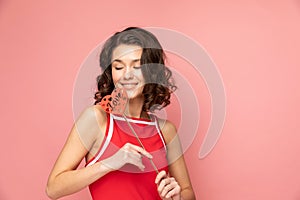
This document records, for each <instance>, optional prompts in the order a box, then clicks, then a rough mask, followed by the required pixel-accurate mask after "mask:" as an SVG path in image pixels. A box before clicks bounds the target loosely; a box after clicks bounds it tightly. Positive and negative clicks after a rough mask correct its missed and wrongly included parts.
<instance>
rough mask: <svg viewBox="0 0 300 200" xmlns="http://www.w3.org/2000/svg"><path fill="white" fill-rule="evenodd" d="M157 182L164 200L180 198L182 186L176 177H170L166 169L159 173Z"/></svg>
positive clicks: (178, 199) (158, 189) (177, 199)
mask: <svg viewBox="0 0 300 200" xmlns="http://www.w3.org/2000/svg"><path fill="white" fill-rule="evenodd" d="M155 183H156V184H157V191H158V193H159V195H160V197H161V198H162V199H164V200H167V199H173V200H180V199H181V198H180V192H181V188H180V186H179V184H178V183H177V181H176V180H175V178H173V177H168V176H167V173H166V172H165V171H161V172H159V173H158V174H157V176H156V179H155Z"/></svg>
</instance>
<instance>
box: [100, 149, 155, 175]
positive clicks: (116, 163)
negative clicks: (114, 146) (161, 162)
mask: <svg viewBox="0 0 300 200" xmlns="http://www.w3.org/2000/svg"><path fill="white" fill-rule="evenodd" d="M142 156H146V157H148V158H150V159H152V155H151V154H150V153H148V152H147V151H145V150H144V149H143V148H142V147H140V146H137V145H133V144H131V143H126V144H125V145H124V146H123V147H122V148H121V149H120V150H118V151H117V152H116V153H115V154H114V155H112V156H111V157H109V158H107V159H104V160H102V161H101V163H102V164H103V165H104V166H106V167H108V168H109V169H110V170H118V169H120V168H121V167H123V166H124V165H125V164H132V165H135V166H137V167H138V168H139V169H140V170H142V171H143V170H144V169H145V166H144V165H143V163H142Z"/></svg>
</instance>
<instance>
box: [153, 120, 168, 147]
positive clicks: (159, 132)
mask: <svg viewBox="0 0 300 200" xmlns="http://www.w3.org/2000/svg"><path fill="white" fill-rule="evenodd" d="M154 118H155V127H156V129H157V132H158V135H159V137H160V139H161V141H162V143H163V144H164V147H165V150H166V151H167V145H166V143H165V140H164V137H163V135H162V132H161V131H160V128H159V125H158V120H157V118H156V117H154Z"/></svg>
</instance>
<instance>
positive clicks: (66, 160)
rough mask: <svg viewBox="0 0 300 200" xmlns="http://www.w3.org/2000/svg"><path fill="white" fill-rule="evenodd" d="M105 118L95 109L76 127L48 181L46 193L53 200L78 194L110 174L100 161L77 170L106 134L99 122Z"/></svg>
mask: <svg viewBox="0 0 300 200" xmlns="http://www.w3.org/2000/svg"><path fill="white" fill-rule="evenodd" d="M105 117H106V116H105V113H101V111H100V110H99V109H97V108H96V107H95V106H93V107H90V108H87V109H86V110H85V111H84V112H83V113H82V114H81V115H80V117H79V119H78V120H77V121H76V123H75V124H74V126H73V128H72V130H71V132H70V134H69V137H68V139H67V141H66V143H65V145H64V147H63V149H62V151H61V153H60V155H59V156H58V159H57V160H56V162H55V164H54V167H53V169H52V171H51V173H50V175H49V178H48V183H47V188H46V192H47V195H48V196H49V197H50V198H51V199H57V198H60V197H62V196H65V195H68V194H72V193H75V192H77V191H79V190H81V189H83V188H84V187H86V186H87V185H89V184H91V183H92V182H94V181H95V180H97V179H98V178H100V177H101V176H103V175H105V174H106V173H108V172H109V168H107V167H105V166H104V165H102V164H101V163H100V162H97V163H95V164H94V165H92V166H89V167H86V168H82V169H78V170H77V167H78V165H79V164H80V162H81V161H82V159H83V158H84V157H85V156H86V155H87V154H88V152H89V149H90V148H91V147H92V145H93V143H94V141H95V140H96V138H98V139H99V135H100V136H101V133H103V131H101V124H99V122H103V121H106V118H105ZM102 139H103V137H102Z"/></svg>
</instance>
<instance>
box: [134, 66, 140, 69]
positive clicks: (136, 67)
mask: <svg viewBox="0 0 300 200" xmlns="http://www.w3.org/2000/svg"><path fill="white" fill-rule="evenodd" d="M141 68H142V67H141V66H135V67H133V69H141Z"/></svg>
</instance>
